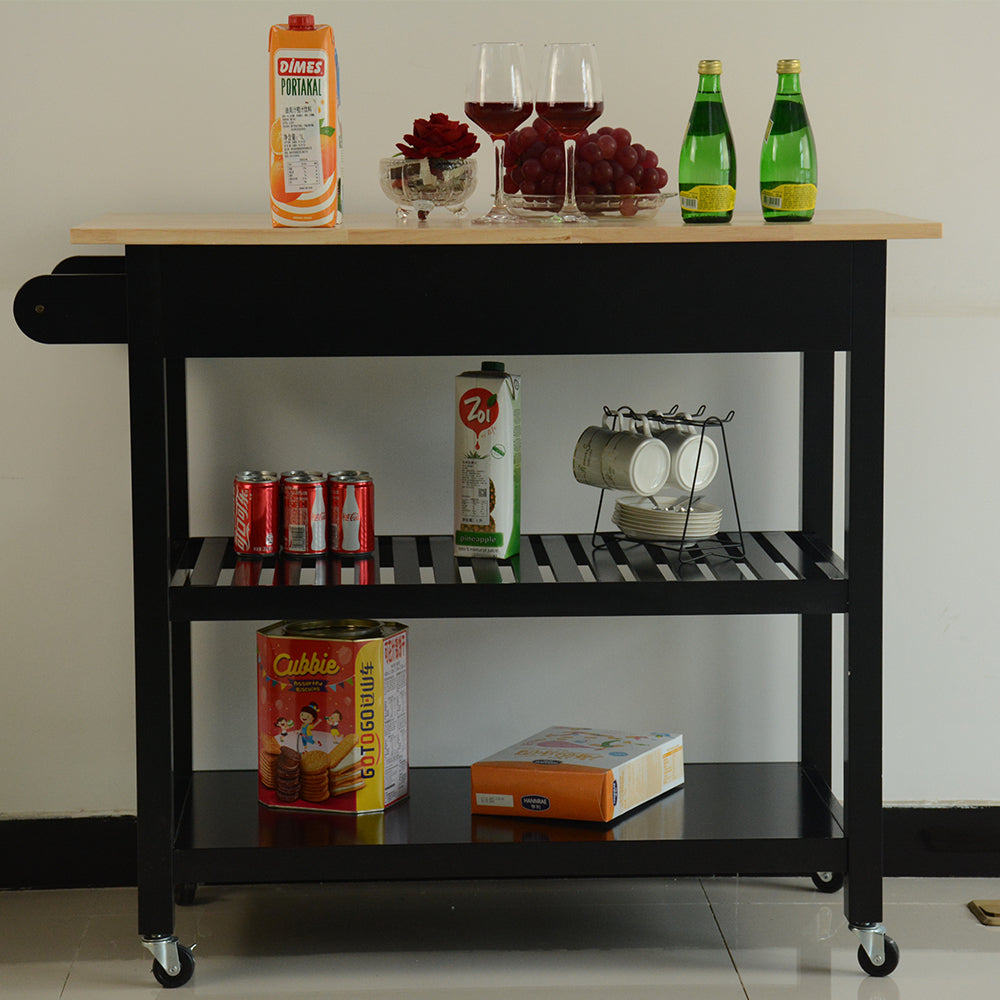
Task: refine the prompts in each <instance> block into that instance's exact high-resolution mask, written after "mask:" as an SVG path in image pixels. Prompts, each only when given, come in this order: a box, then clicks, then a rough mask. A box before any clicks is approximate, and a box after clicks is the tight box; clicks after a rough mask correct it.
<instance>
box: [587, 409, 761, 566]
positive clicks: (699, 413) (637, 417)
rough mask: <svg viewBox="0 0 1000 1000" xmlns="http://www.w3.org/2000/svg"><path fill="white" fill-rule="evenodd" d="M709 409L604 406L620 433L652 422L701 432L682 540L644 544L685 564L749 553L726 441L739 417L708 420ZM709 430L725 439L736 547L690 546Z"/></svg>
mask: <svg viewBox="0 0 1000 1000" xmlns="http://www.w3.org/2000/svg"><path fill="white" fill-rule="evenodd" d="M706 409H707V407H706V406H705V404H704V403H702V405H701V406H700V407H699V408H698V409H697V410H696V411H695V412H694V413H689V412H686V411H681V408H680V404H679V403H674V405H673V406H672V407H671V408H670V409H669V410H667V411H666V412H659V411H657V410H646V411H644V412H639V411H638V410H636V409H634V408H633V407H631V406H619V407H615V408H612V407H610V406H607V405H605V407H604V416H605V417H606V418H610V419H611V429H612V430H621V429H622V426H623V424H624V423H634V422H639V423H641V422H643V421H644V420H645V421H649V422H650V423H658V424H660V425H661V426H662V427H663V428H666V427H671V426H679V425H682V426H686V427H696V428H698V429H699V433H700V438H699V442H698V455H697V457H696V459H695V467H694V469H695V471H694V475H693V476H692V484H691V491H690V493H689V494H688V499H687V510H686V512H685V515H684V529H683V531H682V533H681V537H680V539H678V540H670V541H667V540H666V539H664V540H662V541H653V540H645V541H644V543H643V544H645V545H655V546H658V547H660V548H669V549H671V550H674V551H676V552H677V558H678V560H679V561H680V562H682V563H694V562H697V561H698V560H699V559H700V558H702V556H704V555H709V554H711V555H712V556H715V557H717V558H724V559H743V558H745V557H746V549H745V546H744V541H743V524H742V522H741V521H740V505H739V501H738V500H737V499H736V485H735V483H734V481H733V466H732V463H731V462H730V459H729V442H728V440H727V438H726V424H728V423H731V422H732V420H733V418H734V417H735V416H736V411H735V410H730V411H729V412H728V413H727V414H726V415H725V416H724V417H719V416H715V415H714V414H709V415H707V416H706V414H705V410H706ZM709 427H717V428H718V429H719V432H720V434H721V436H722V453H723V455H724V456H725V459H726V474H727V475H728V476H729V493H730V495H731V496H732V498H733V513H734V514H735V516H736V535H737V537H738V538H739V544H738V545H733V544H732V543H731V542H730V543H723V542H721V541H718V540H716V541H712V540H710V539H700V540H699V541H698V542H697V544H696V543H694V542H689V541H688V538H687V533H688V522H689V520H690V517H691V507H692V505H693V501H694V499H695V493H696V486H695V484H696V483H697V480H698V464H699V462H700V461H701V452H702V446H703V442H704V439H705V431H706V430H707V429H708V428H709ZM606 492H607V491H606V490H603V489H602V490H601V495H600V497H599V498H598V501H597V516H596V517H595V518H594V530H593V533H592V534H591V539H590V541H591V545H593V547H594V548H603V547H604V542H603V541H602V540H601V538H600V536H599V535H598V524H599V523H600V520H601V509H602V507H603V505H604V494H605V493H606ZM616 534H620V535H621V536H622V537H623V538H624V537H625V534H624V532H617V533H616Z"/></svg>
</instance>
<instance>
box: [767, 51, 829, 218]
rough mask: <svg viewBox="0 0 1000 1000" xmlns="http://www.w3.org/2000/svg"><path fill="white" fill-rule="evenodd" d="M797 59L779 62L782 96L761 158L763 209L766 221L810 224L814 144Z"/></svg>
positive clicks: (776, 103)
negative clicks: (800, 84)
mask: <svg viewBox="0 0 1000 1000" xmlns="http://www.w3.org/2000/svg"><path fill="white" fill-rule="evenodd" d="M800 69H801V67H800V66H799V61H798V59H779V60H778V91H777V93H776V94H775V96H774V106H773V107H772V108H771V117H770V119H769V121H768V123H767V130H766V131H765V133H764V146H763V148H762V149H761V153H760V206H761V210H762V211H763V213H764V218H765V220H767V221H768V222H776V221H778V220H783V221H786V222H808V221H809V220H810V219H811V218H812V217H813V212H814V211H815V210H816V144H815V142H814V141H813V133H812V128H811V127H810V125H809V116H808V115H807V114H806V105H805V101H803V100H802V90H801V88H800V87H799V72H800Z"/></svg>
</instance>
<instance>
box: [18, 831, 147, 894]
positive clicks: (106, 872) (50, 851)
mask: <svg viewBox="0 0 1000 1000" xmlns="http://www.w3.org/2000/svg"><path fill="white" fill-rule="evenodd" d="M135 831H136V823H135V817H134V816H85V817H72V818H65V819H63V818H55V819H10V820H3V821H0V889H76V888H91V887H100V886H122V885H135V883H136V840H135Z"/></svg>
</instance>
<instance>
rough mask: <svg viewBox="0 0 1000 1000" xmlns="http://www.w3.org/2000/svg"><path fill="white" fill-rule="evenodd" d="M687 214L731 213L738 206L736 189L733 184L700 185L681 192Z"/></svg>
mask: <svg viewBox="0 0 1000 1000" xmlns="http://www.w3.org/2000/svg"><path fill="white" fill-rule="evenodd" d="M680 199H681V208H683V209H684V211H685V212H731V211H732V210H733V207H734V206H735V205H736V188H734V187H733V186H732V185H731V184H699V185H698V186H697V187H693V188H691V189H690V190H688V191H681V193H680Z"/></svg>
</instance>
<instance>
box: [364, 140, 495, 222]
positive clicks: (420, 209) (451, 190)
mask: <svg viewBox="0 0 1000 1000" xmlns="http://www.w3.org/2000/svg"><path fill="white" fill-rule="evenodd" d="M378 179H379V184H380V186H381V188H382V191H383V193H384V194H385V196H386V197H387V198H389V199H390V200H391V201H394V202H395V203H396V216H397V218H400V219H408V218H411V217H412V216H413V215H416V216H417V218H418V219H420V220H421V221H423V220H424V219H426V218H427V215H428V213H429V212H430V211H431V210H432V209H435V208H446V209H448V211H449V212H452V213H453V214H454V215H458V216H462V215H465V214H466V213H467V212H468V209H467V208H466V207H465V202H466V201H467V200H468V198H469V195H471V194H472V192H473V191H475V190H476V161H475V160H474V159H472V157H466V158H465V159H459V160H434V159H429V158H426V157H425V158H424V159H422V160H409V159H407V158H406V157H404V156H389V157H386V158H385V159H382V160H379V171H378Z"/></svg>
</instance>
